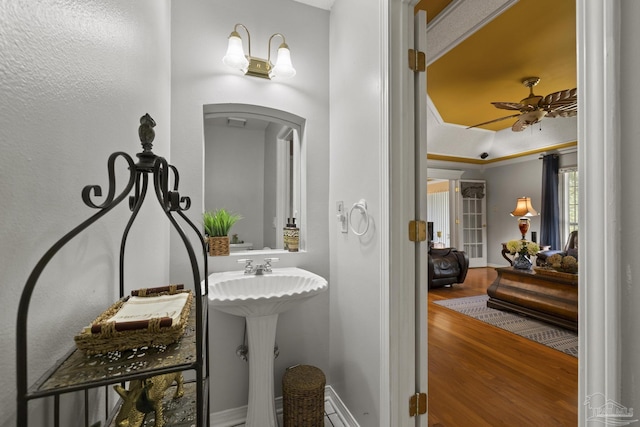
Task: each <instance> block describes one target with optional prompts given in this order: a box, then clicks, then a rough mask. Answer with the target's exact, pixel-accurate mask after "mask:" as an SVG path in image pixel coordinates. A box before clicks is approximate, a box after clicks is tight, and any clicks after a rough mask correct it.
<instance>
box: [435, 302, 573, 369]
mask: <svg viewBox="0 0 640 427" xmlns="http://www.w3.org/2000/svg"><path fill="white" fill-rule="evenodd" d="M488 299H489V296H488V295H480V296H475V297H466V298H455V299H449V300H441V301H434V304H438V305H441V306H443V307H446V308H449V309H451V310H454V311H457V312H458V313H462V314H464V315H466V316H469V317H473V318H474V319H478V320H480V321H482V322H485V323H488V324H490V325H493V326H496V327H498V328H500V329H504V330H505V331H509V332H513V333H514V334H517V335H520V336H521V337H524V338H527V339H530V340H532V341H536V342H539V343H540V344H544V345H546V346H547V347H551V348H554V349H556V350H559V351H562V352H564V353H567V354H570V355H571V356H575V357H578V334H577V333H575V332H573V331H569V330H567V329H563V328H560V327H558V326H554V325H551V324H549V323H545V322H542V321H539V320H535V319H531V318H528V317H524V316H520V315H518V314H515V313H510V312H508V311H502V310H496V309H493V308H489V307H487V300H488Z"/></svg>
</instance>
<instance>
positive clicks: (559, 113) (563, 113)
mask: <svg viewBox="0 0 640 427" xmlns="http://www.w3.org/2000/svg"><path fill="white" fill-rule="evenodd" d="M577 115H578V111H577V110H562V109H558V110H553V111H549V112H548V113H547V115H546V116H545V117H551V118H552V119H553V118H555V117H575V116H577Z"/></svg>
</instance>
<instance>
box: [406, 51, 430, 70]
mask: <svg viewBox="0 0 640 427" xmlns="http://www.w3.org/2000/svg"><path fill="white" fill-rule="evenodd" d="M409 69H410V70H411V71H414V72H416V73H419V72H420V71H426V70H427V60H426V56H425V54H424V52H420V51H419V50H414V49H409Z"/></svg>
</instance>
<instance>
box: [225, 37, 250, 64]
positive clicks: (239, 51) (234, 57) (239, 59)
mask: <svg viewBox="0 0 640 427" xmlns="http://www.w3.org/2000/svg"><path fill="white" fill-rule="evenodd" d="M222 62H223V63H224V64H225V65H226V66H228V67H231V68H236V69H240V70H243V71H246V70H247V67H248V66H249V60H248V59H247V57H246V56H245V55H244V49H243V48H242V39H241V38H240V34H238V33H237V32H236V31H233V32H232V33H231V35H230V36H229V45H228V47H227V53H226V54H225V55H224V58H222Z"/></svg>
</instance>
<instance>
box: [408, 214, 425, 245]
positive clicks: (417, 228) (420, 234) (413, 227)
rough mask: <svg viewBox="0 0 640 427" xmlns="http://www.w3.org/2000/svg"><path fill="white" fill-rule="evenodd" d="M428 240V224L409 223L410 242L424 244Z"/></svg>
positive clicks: (416, 221) (415, 221)
mask: <svg viewBox="0 0 640 427" xmlns="http://www.w3.org/2000/svg"><path fill="white" fill-rule="evenodd" d="M425 240H427V223H426V222H424V221H420V220H415V219H414V220H411V221H409V241H411V242H424V241H425Z"/></svg>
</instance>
